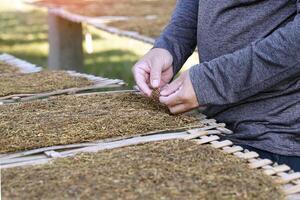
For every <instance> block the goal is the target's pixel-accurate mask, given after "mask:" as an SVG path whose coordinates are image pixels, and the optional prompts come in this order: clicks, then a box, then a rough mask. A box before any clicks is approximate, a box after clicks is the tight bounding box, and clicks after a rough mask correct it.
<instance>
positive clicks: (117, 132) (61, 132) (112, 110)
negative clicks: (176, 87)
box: [0, 93, 202, 153]
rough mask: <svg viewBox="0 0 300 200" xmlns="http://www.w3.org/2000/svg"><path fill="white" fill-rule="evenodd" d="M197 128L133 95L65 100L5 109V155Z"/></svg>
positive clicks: (0, 123) (1, 146)
mask: <svg viewBox="0 0 300 200" xmlns="http://www.w3.org/2000/svg"><path fill="white" fill-rule="evenodd" d="M194 126H202V125H201V124H200V123H199V122H198V120H197V118H195V117H190V116H184V115H178V116H174V115H170V114H169V111H168V109H167V108H166V107H164V106H163V105H161V104H157V103H156V102H153V101H152V100H151V98H147V97H143V96H141V95H137V94H133V93H116V94H99V95H89V96H81V97H76V96H59V97H52V98H50V99H49V100H47V101H45V100H37V101H33V102H26V103H18V104H13V105H2V106H0V137H1V140H0V153H5V152H13V151H20V150H28V149H35V148H39V147H47V146H53V145H61V144H71V143H80V142H87V141H95V140H100V139H107V138H114V137H121V136H122V137H123V136H131V135H136V134H142V133H147V132H152V131H158V130H168V129H177V128H182V127H194Z"/></svg>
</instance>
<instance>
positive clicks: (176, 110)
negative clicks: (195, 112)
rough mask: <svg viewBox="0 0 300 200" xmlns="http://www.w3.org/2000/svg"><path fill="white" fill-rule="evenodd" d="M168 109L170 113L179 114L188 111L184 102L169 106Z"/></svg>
mask: <svg viewBox="0 0 300 200" xmlns="http://www.w3.org/2000/svg"><path fill="white" fill-rule="evenodd" d="M169 110H170V112H171V113H172V114H180V113H184V112H187V111H189V110H190V109H189V107H187V106H186V105H185V104H184V103H182V104H177V105H175V106H171V107H169Z"/></svg>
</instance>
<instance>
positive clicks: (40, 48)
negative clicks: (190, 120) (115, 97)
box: [0, 0, 197, 87]
mask: <svg viewBox="0 0 300 200" xmlns="http://www.w3.org/2000/svg"><path fill="white" fill-rule="evenodd" d="M19 2H20V1H19V0H1V1H0V30H1V31H0V53H3V52H6V53H10V54H12V55H15V56H17V57H19V58H22V59H24V60H27V61H29V62H32V63H35V64H37V65H41V66H43V67H47V55H48V41H47V13H46V11H45V10H41V9H33V8H32V7H30V6H24V5H23V4H21V3H19ZM84 31H85V32H90V33H91V34H92V38H93V49H94V52H93V53H91V54H87V53H85V62H84V71H85V72H87V73H92V74H95V75H100V76H104V77H110V78H118V79H123V80H125V81H126V82H128V83H129V86H130V87H131V86H132V85H133V84H134V81H133V76H132V74H131V67H132V65H133V64H134V63H135V62H136V61H137V60H138V59H139V58H140V57H141V56H142V55H143V54H144V53H146V52H147V51H148V50H149V49H150V48H151V45H148V44H144V43H142V42H138V41H135V40H132V39H128V38H124V37H119V36H115V35H111V34H108V33H106V32H103V31H100V30H97V29H95V28H92V27H84ZM84 46H85V43H84ZM196 63H197V56H196V55H194V56H193V57H192V59H190V60H189V61H188V62H187V64H186V67H188V66H192V65H194V64H196Z"/></svg>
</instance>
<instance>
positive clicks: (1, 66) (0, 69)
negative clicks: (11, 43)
mask: <svg viewBox="0 0 300 200" xmlns="http://www.w3.org/2000/svg"><path fill="white" fill-rule="evenodd" d="M16 72H19V69H18V68H17V67H14V66H12V65H9V64H7V63H4V62H2V61H0V74H6V73H16Z"/></svg>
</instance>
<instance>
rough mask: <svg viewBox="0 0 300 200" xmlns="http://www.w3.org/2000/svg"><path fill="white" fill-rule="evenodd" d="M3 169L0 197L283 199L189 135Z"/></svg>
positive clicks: (267, 180)
mask: <svg viewBox="0 0 300 200" xmlns="http://www.w3.org/2000/svg"><path fill="white" fill-rule="evenodd" d="M1 173H2V180H1V181H2V197H3V199H30V200H33V199H106V200H108V199H112V200H114V199H130V200H131V199H170V200H171V199H190V200H193V199H206V200H229V199H230V200H234V199H236V200H240V199H243V200H253V199H256V200H269V199H272V200H283V199H284V194H283V192H282V191H281V188H280V186H279V185H277V184H275V183H274V182H273V180H272V178H271V177H268V176H266V175H264V174H263V173H262V172H260V171H259V170H253V169H249V168H248V166H247V163H246V162H244V161H242V160H240V159H238V158H236V157H234V156H231V155H227V154H223V153H222V152H221V151H220V150H216V149H213V148H212V147H209V146H203V145H199V144H195V143H194V142H192V141H179V140H173V141H164V142H155V143H148V144H144V145H138V146H131V147H125V148H119V149H113V150H106V151H102V152H98V153H89V154H87V153H86V154H80V155H77V156H75V157H70V158H61V159H56V160H55V161H54V162H53V163H49V164H45V165H37V166H30V167H18V168H11V169H4V170H2V171H1Z"/></svg>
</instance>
